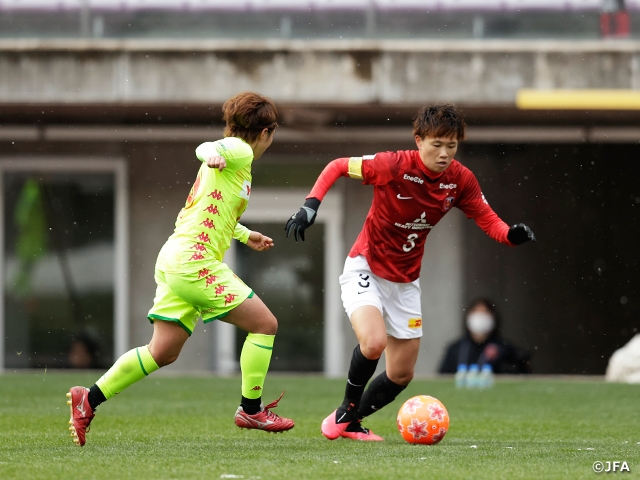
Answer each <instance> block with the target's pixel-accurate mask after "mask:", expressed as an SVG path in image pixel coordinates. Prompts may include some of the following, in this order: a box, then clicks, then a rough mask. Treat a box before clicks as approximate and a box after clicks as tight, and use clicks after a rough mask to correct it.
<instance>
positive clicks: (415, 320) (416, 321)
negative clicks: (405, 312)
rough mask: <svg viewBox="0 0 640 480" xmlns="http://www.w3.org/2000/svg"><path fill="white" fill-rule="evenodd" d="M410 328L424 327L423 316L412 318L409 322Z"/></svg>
mask: <svg viewBox="0 0 640 480" xmlns="http://www.w3.org/2000/svg"><path fill="white" fill-rule="evenodd" d="M408 327H409V328H420V327H422V319H421V318H410V319H409V323H408Z"/></svg>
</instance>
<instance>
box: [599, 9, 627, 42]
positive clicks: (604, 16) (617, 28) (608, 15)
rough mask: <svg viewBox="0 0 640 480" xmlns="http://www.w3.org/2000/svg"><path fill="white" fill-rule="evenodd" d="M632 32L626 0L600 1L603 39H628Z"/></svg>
mask: <svg viewBox="0 0 640 480" xmlns="http://www.w3.org/2000/svg"><path fill="white" fill-rule="evenodd" d="M630 31H631V22H630V19H629V10H627V7H626V6H625V4H624V0H600V34H601V35H602V37H603V38H610V37H617V38H626V37H628V36H629V33H630Z"/></svg>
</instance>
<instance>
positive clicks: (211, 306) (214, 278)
mask: <svg viewBox="0 0 640 480" xmlns="http://www.w3.org/2000/svg"><path fill="white" fill-rule="evenodd" d="M155 279H156V284H157V285H158V286H157V288H156V297H155V299H154V301H153V307H152V308H151V310H149V314H148V315H147V317H148V318H149V321H150V322H151V323H153V322H154V320H165V321H168V322H176V323H178V324H179V325H180V326H181V327H182V328H184V329H185V330H186V331H187V333H188V334H189V335H191V334H192V333H193V329H194V328H195V327H196V324H197V323H198V320H199V319H200V318H202V321H203V322H204V323H208V322H211V321H213V320H217V319H219V318H222V317H224V316H225V315H227V314H228V313H229V312H230V311H231V310H233V309H234V308H236V307H237V306H238V305H240V304H241V303H242V302H244V301H245V300H246V299H247V298H251V297H252V296H253V291H252V290H251V289H250V288H249V287H248V286H247V285H246V284H245V283H244V282H243V281H242V280H240V278H238V277H237V276H236V274H235V273H233V272H232V271H231V269H230V268H229V267H228V266H227V264H226V263H221V262H215V263H214V264H212V265H211V266H210V267H208V268H203V269H202V270H200V271H199V272H193V273H166V272H163V271H162V270H160V269H158V268H157V267H156V272H155Z"/></svg>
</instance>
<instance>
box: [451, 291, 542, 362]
mask: <svg viewBox="0 0 640 480" xmlns="http://www.w3.org/2000/svg"><path fill="white" fill-rule="evenodd" d="M466 312H467V313H466V315H465V319H464V320H465V334H464V335H463V337H462V338H460V339H459V340H457V341H455V342H454V343H452V344H450V345H449V346H448V347H447V350H446V353H445V356H444V358H443V359H442V363H441V364H440V373H455V372H456V370H457V368H458V365H461V364H462V365H472V364H477V365H479V366H480V367H482V365H484V364H486V363H488V364H490V365H491V367H492V369H493V371H494V373H531V369H530V367H529V355H528V354H527V353H524V352H521V351H520V350H519V349H518V348H516V347H515V346H514V345H512V344H510V343H509V342H507V341H506V340H504V339H503V338H502V337H501V335H500V323H499V316H498V312H497V311H496V308H495V305H494V304H493V302H491V301H489V300H487V299H486V298H478V299H476V300H474V301H473V302H471V304H470V305H469V307H467V309H466Z"/></svg>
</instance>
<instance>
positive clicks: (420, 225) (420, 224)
mask: <svg viewBox="0 0 640 480" xmlns="http://www.w3.org/2000/svg"><path fill="white" fill-rule="evenodd" d="M426 216H427V214H426V212H422V214H421V215H420V218H416V219H415V220H414V221H413V222H407V223H405V224H404V225H403V224H401V223H398V222H396V223H395V226H396V227H400V228H404V229H406V230H431V229H432V228H433V225H431V224H430V223H427V220H426V218H425V217H426Z"/></svg>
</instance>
